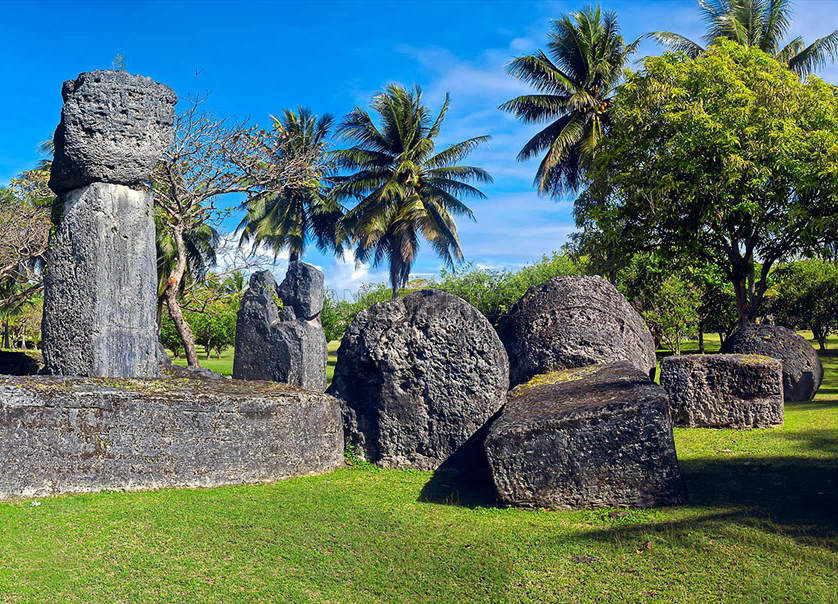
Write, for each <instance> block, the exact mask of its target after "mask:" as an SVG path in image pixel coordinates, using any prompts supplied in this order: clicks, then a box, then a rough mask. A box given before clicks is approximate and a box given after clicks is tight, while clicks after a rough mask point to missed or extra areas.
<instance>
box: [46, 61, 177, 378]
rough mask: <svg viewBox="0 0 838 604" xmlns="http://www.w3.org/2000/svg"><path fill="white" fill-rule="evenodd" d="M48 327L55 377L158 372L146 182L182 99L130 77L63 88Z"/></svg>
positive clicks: (84, 78) (89, 79)
mask: <svg viewBox="0 0 838 604" xmlns="http://www.w3.org/2000/svg"><path fill="white" fill-rule="evenodd" d="M62 96H63V98H64V107H63V108H62V111H61V122H60V123H59V125H58V128H57V129H56V131H55V158H54V161H53V164H52V173H51V174H50V180H49V186H50V188H51V189H52V190H53V191H54V192H55V193H56V195H58V199H57V201H56V203H57V204H58V207H56V211H55V212H54V215H55V216H56V217H57V219H56V220H57V222H56V224H55V225H53V231H52V234H51V236H50V247H49V252H48V255H47V272H46V275H45V278H44V319H43V323H42V331H43V348H44V363H45V365H46V369H47V371H48V372H50V373H52V374H58V375H81V376H101V377H153V376H156V375H158V364H157V355H158V347H157V327H156V323H155V301H156V298H157V261H156V259H157V253H156V248H155V232H154V211H153V206H152V199H151V195H150V194H149V193H148V192H146V191H145V190H143V189H142V184H143V183H144V182H145V181H147V180H148V179H149V177H150V175H151V171H152V170H153V168H154V165H155V163H156V162H157V161H158V160H159V159H160V157H161V155H162V154H163V151H164V150H165V148H166V147H167V146H168V145H169V144H171V141H172V137H173V136H174V106H175V104H176V103H177V96H176V95H175V93H174V92H172V90H171V89H169V88H168V87H166V86H164V85H162V84H157V83H155V82H154V81H152V80H151V78H146V77H142V76H135V75H131V74H129V73H127V72H124V71H93V72H89V73H82V74H80V75H79V77H78V78H76V79H75V80H70V81H67V82H64V87H63V90H62Z"/></svg>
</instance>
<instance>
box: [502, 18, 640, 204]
mask: <svg viewBox="0 0 838 604" xmlns="http://www.w3.org/2000/svg"><path fill="white" fill-rule="evenodd" d="M638 43H639V40H636V41H634V42H633V43H631V44H629V45H626V44H625V43H624V42H623V37H622V36H621V35H620V26H619V25H618V23H617V15H616V14H615V13H613V12H606V13H604V14H603V13H602V10H601V9H600V7H599V6H597V7H596V8H591V7H586V8H585V9H583V10H581V11H579V12H575V13H572V14H570V15H562V16H561V18H559V19H558V20H556V21H554V22H553V24H552V30H551V32H550V34H549V42H548V44H547V49H548V52H547V53H544V52H543V51H539V52H537V53H535V54H532V55H527V56H524V57H518V58H517V59H514V60H513V61H512V62H511V63H509V65H508V66H507V68H506V69H507V72H508V73H509V74H510V75H512V76H514V77H516V78H518V79H519V80H523V81H525V82H527V83H529V84H530V85H532V86H533V87H534V88H536V90H537V91H538V94H527V95H523V96H519V97H517V98H514V99H512V100H511V101H507V102H506V103H504V104H503V105H501V106H500V109H501V110H503V111H508V112H510V113H514V114H515V115H516V117H518V119H520V120H521V121H523V122H525V123H528V124H542V123H544V122H550V124H549V125H548V126H547V127H546V128H544V129H543V130H541V131H540V132H539V133H538V134H536V135H535V136H534V137H532V139H530V141H529V142H528V143H527V144H526V145H524V148H523V149H521V152H520V153H519V154H518V161H526V160H528V159H531V158H533V157H535V156H538V155H540V154H541V153H542V152H545V151H546V154H545V155H544V158H543V159H542V160H541V164H540V165H539V166H538V171H537V172H536V177H535V186H537V187H538V192H539V194H542V195H545V194H549V195H551V196H553V197H558V196H560V195H563V194H565V193H569V192H575V191H576V190H578V188H579V185H580V184H581V181H582V178H583V176H584V173H585V166H586V165H587V164H588V161H589V159H590V157H591V155H592V153H593V151H594V149H595V147H596V145H597V143H598V142H599V141H600V139H601V138H602V137H603V136H605V134H606V133H607V131H608V127H609V124H610V121H611V117H610V109H611V104H612V100H611V95H612V93H613V91H614V88H615V87H616V85H617V84H618V83H619V81H620V79H621V76H622V73H623V69H624V68H625V67H626V66H627V64H628V62H629V59H630V57H631V55H632V54H634V52H635V51H636V50H637V45H638ZM548 55H549V56H548Z"/></svg>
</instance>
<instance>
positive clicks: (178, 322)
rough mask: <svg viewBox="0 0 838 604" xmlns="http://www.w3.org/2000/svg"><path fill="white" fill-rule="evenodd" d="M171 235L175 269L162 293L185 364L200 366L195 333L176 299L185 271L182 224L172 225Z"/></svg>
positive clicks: (184, 244)
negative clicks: (175, 252)
mask: <svg viewBox="0 0 838 604" xmlns="http://www.w3.org/2000/svg"><path fill="white" fill-rule="evenodd" d="M172 236H173V237H174V240H175V247H176V248H177V264H175V270H173V271H172V274H171V276H170V277H169V281H168V282H167V283H166V289H165V291H164V292H163V295H164V296H165V297H166V306H167V307H168V309H169V316H170V317H172V322H173V323H174V324H175V328H176V329H177V333H178V335H179V336H180V341H181V342H182V343H183V349H184V352H185V353H186V362H187V364H188V365H189V366H190V367H200V366H201V363H200V361H199V360H198V352H197V351H196V350H195V335H194V334H193V333H192V329H191V328H190V327H189V323H187V322H186V319H184V318H183V312H182V311H181V309H180V304H179V303H178V301H177V293H178V290H179V289H180V282H181V280H182V279H183V275H184V273H185V272H186V243H185V242H184V240H183V226H182V225H176V226H174V227H172Z"/></svg>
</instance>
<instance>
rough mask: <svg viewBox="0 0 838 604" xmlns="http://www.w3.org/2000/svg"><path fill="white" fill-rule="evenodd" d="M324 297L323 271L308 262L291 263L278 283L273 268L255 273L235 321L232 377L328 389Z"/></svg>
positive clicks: (316, 389)
mask: <svg viewBox="0 0 838 604" xmlns="http://www.w3.org/2000/svg"><path fill="white" fill-rule="evenodd" d="M323 295H324V294H323V273H321V272H320V271H319V270H317V268H315V267H313V266H311V265H309V264H305V263H303V262H299V261H297V262H292V263H291V264H290V265H289V267H288V272H287V274H286V277H285V279H284V280H283V282H282V284H281V285H279V286H278V285H277V283H276V280H275V279H274V276H273V275H272V274H271V272H270V271H259V272H256V273H254V274H253V275H251V277H250V287H249V288H248V290H247V291H246V292H245V294H244V296H243V297H242V302H241V307H240V308H239V313H238V318H237V320H236V348H235V357H234V358H233V377H234V378H236V379H243V380H270V381H276V382H283V383H286V384H294V385H296V386H300V387H301V388H307V389H309V390H315V391H318V392H323V391H324V390H326V364H327V362H328V357H329V351H328V347H327V342H326V334H325V333H324V331H323V325H322V323H321V321H320V312H321V311H322V309H323ZM279 300H281V301H282V309H281V310H280V306H279V304H278V303H277V302H278V301H279Z"/></svg>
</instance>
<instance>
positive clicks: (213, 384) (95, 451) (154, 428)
mask: <svg viewBox="0 0 838 604" xmlns="http://www.w3.org/2000/svg"><path fill="white" fill-rule="evenodd" d="M0 442H2V443H3V446H2V447H0V499H8V498H15V497H41V496H46V495H53V494H57V493H82V492H90V491H100V490H137V489H152V488H160V487H212V486H218V485H224V484H241V483H252V482H268V481H274V480H279V479H282V478H288V477H291V476H303V475H309V474H319V473H323V472H329V471H331V470H333V469H335V468H338V467H340V466H342V465H343V427H342V424H341V414H340V404H339V403H338V401H337V400H336V399H334V398H332V397H330V396H328V395H325V394H322V393H314V392H309V391H304V390H301V389H299V388H295V387H293V386H287V385H284V384H276V383H269V382H241V381H236V380H213V381H203V380H186V379H181V380H173V379H113V378H110V379H105V378H62V377H55V376H46V377H44V376H39V377H5V376H0Z"/></svg>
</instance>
